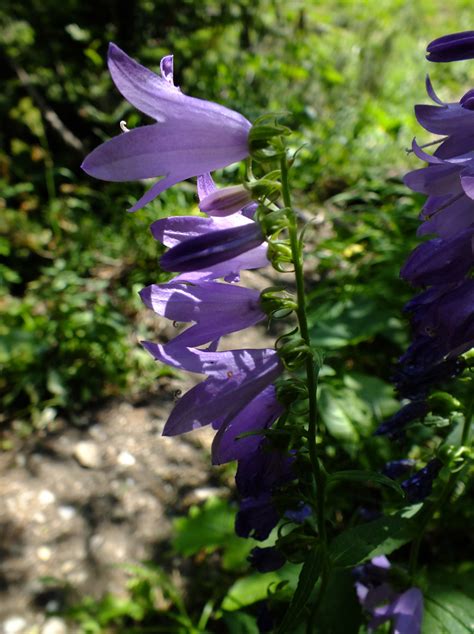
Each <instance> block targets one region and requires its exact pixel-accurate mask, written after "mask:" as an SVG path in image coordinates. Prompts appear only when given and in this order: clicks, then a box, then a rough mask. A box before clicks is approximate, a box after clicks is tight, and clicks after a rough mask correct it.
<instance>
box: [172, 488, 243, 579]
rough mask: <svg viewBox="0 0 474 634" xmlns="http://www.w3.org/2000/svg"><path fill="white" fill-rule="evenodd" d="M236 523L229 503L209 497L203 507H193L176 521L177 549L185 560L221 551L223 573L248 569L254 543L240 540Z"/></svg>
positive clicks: (175, 542)
mask: <svg viewBox="0 0 474 634" xmlns="http://www.w3.org/2000/svg"><path fill="white" fill-rule="evenodd" d="M234 523H235V511H234V510H233V509H232V508H231V507H230V506H229V503H228V502H227V501H225V500H221V499H219V498H209V499H208V500H207V501H206V503H205V504H204V505H203V506H201V507H198V506H192V507H191V508H190V510H189V513H188V516H187V517H182V518H178V519H177V520H175V524H174V528H175V532H176V536H175V538H174V540H173V545H174V548H175V549H176V551H177V552H178V553H179V554H180V555H183V556H185V557H189V556H190V555H196V554H197V553H199V552H201V551H203V552H204V553H212V552H214V551H215V550H217V549H219V550H221V551H222V567H223V568H224V570H238V569H239V568H240V569H242V568H243V567H244V568H245V567H246V560H247V556H248V554H249V553H250V550H251V549H252V547H253V544H252V541H251V540H249V539H242V538H240V537H237V535H236V534H235V530H234Z"/></svg>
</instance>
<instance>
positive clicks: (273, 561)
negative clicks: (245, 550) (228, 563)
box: [248, 546, 286, 572]
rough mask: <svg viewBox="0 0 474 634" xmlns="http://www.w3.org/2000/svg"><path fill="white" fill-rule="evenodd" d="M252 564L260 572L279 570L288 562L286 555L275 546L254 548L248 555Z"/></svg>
mask: <svg viewBox="0 0 474 634" xmlns="http://www.w3.org/2000/svg"><path fill="white" fill-rule="evenodd" d="M248 560H249V562H250V564H251V565H252V566H253V567H254V568H256V569H257V570H258V572H272V571H273V570H278V569H279V568H281V567H282V566H283V565H284V563H285V562H286V559H285V556H284V555H283V553H282V552H281V551H279V550H278V549H277V548H275V547H274V546H270V547H268V548H259V547H258V546H257V547H256V548H253V549H252V550H251V552H250V555H249V556H248Z"/></svg>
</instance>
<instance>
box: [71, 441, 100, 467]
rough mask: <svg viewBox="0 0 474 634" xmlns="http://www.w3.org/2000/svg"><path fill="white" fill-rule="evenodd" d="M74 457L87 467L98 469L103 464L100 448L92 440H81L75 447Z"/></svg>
mask: <svg viewBox="0 0 474 634" xmlns="http://www.w3.org/2000/svg"><path fill="white" fill-rule="evenodd" d="M74 458H75V459H76V460H77V462H78V463H79V464H80V465H81V467H85V468H86V469H98V468H99V467H100V465H101V462H102V461H101V455H100V449H99V447H98V446H97V445H96V444H95V442H92V441H91V440H81V442H78V443H77V445H76V446H75V447H74Z"/></svg>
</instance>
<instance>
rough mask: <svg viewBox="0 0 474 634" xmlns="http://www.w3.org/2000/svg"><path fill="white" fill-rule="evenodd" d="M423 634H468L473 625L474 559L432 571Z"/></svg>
mask: <svg viewBox="0 0 474 634" xmlns="http://www.w3.org/2000/svg"><path fill="white" fill-rule="evenodd" d="M424 597H425V601H424V608H425V613H424V619H423V629H422V633H423V634H431V632H432V633H433V634H448V633H449V634H451V633H452V634H467V633H468V632H472V628H473V624H474V568H473V565H472V562H469V563H468V562H466V563H465V564H461V565H460V566H459V567H457V568H454V567H452V566H451V567H449V568H444V569H439V568H438V569H435V570H433V571H432V572H430V575H429V580H428V587H427V589H426V591H425V593H424Z"/></svg>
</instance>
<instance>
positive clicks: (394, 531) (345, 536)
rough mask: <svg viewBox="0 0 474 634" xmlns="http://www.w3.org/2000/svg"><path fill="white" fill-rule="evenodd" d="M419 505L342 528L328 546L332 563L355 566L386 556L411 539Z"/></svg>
mask: <svg viewBox="0 0 474 634" xmlns="http://www.w3.org/2000/svg"><path fill="white" fill-rule="evenodd" d="M421 506H422V505H421V504H414V505H412V506H409V507H405V508H404V509H401V510H400V511H398V512H397V513H393V514H392V515H388V516H386V517H381V518H380V519H377V520H375V521H373V522H367V523H366V524H361V525H360V526H356V527H355V528H350V529H349V530H347V531H344V533H341V535H338V536H337V537H336V538H335V539H334V540H333V541H332V543H331V544H330V546H329V553H330V556H331V559H332V561H333V564H334V565H335V566H337V567H338V568H349V567H352V566H357V564H360V563H362V562H364V561H367V560H368V559H372V557H376V556H378V555H389V554H390V553H391V552H393V551H394V550H397V548H400V546H403V544H406V543H407V542H409V541H411V540H412V539H413V537H414V536H415V535H416V531H417V522H416V518H415V517H414V516H415V515H416V513H417V512H418V511H419V509H420V508H421Z"/></svg>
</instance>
